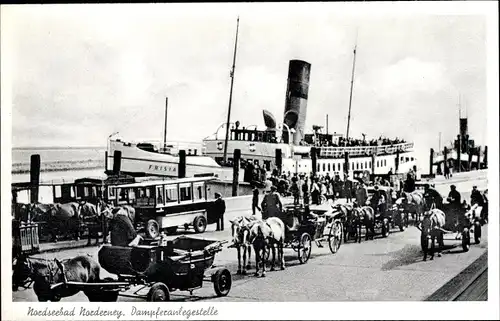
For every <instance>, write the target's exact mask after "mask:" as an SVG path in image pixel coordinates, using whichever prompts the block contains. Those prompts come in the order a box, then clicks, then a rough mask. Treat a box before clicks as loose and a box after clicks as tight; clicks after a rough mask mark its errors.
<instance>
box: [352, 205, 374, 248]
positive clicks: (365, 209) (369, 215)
mask: <svg viewBox="0 0 500 321" xmlns="http://www.w3.org/2000/svg"><path fill="white" fill-rule="evenodd" d="M351 221H352V224H353V227H354V228H355V230H356V235H357V241H358V243H361V228H362V226H363V225H364V226H365V241H368V237H370V238H371V239H372V240H373V238H374V237H375V211H374V210H373V208H372V207H371V206H366V205H365V206H361V207H355V208H353V210H352V214H351ZM368 231H370V233H368Z"/></svg>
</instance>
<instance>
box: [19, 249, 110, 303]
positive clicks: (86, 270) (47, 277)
mask: <svg viewBox="0 0 500 321" xmlns="http://www.w3.org/2000/svg"><path fill="white" fill-rule="evenodd" d="M100 270H101V267H100V266H99V264H98V263H97V262H96V261H95V260H94V259H92V258H91V257H90V256H89V255H81V256H77V257H74V258H72V259H67V260H64V261H62V262H58V261H56V260H46V259H41V258H28V257H26V256H20V257H19V258H18V259H17V260H16V262H15V264H14V269H13V272H14V273H13V275H12V286H13V291H17V289H18V288H19V287H20V286H23V287H25V288H26V286H25V285H26V284H27V282H28V281H29V280H30V279H31V281H32V282H33V290H34V291H35V294H36V296H37V298H38V301H40V302H47V301H52V302H58V301H60V300H61V298H63V297H68V296H73V295H75V294H77V293H78V292H80V290H79V289H76V288H71V287H57V288H54V289H51V286H52V285H55V284H57V283H60V282H63V280H64V278H66V280H67V281H74V282H83V283H93V282H99V280H100ZM84 293H85V295H87V297H88V298H89V301H93V296H92V292H91V291H90V290H89V291H84Z"/></svg>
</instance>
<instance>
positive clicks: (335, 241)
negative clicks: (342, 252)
mask: <svg viewBox="0 0 500 321" xmlns="http://www.w3.org/2000/svg"><path fill="white" fill-rule="evenodd" d="M343 229H344V227H343V226H342V223H341V222H339V221H336V222H334V223H333V224H332V226H331V227H330V234H329V235H328V245H329V247H330V252H332V253H333V254H335V253H337V251H338V250H339V248H340V245H341V244H342V231H343Z"/></svg>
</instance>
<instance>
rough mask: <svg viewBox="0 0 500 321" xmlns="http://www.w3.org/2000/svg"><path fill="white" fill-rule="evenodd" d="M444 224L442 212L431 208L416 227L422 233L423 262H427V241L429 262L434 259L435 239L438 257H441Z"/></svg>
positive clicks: (444, 216) (444, 217)
mask: <svg viewBox="0 0 500 321" xmlns="http://www.w3.org/2000/svg"><path fill="white" fill-rule="evenodd" d="M445 222H446V215H445V214H444V212H443V211H441V210H439V209H437V208H433V209H431V210H430V211H427V212H425V213H424V218H423V220H422V222H421V223H420V224H419V226H417V228H418V229H419V230H420V231H421V232H422V233H421V234H420V242H421V245H422V250H423V252H424V261H426V260H427V253H428V248H429V239H431V260H432V259H434V252H435V241H436V238H437V240H438V243H439V250H438V256H441V250H442V249H443V247H444V243H443V234H444V233H445V232H446V230H444V229H443V226H444V225H445Z"/></svg>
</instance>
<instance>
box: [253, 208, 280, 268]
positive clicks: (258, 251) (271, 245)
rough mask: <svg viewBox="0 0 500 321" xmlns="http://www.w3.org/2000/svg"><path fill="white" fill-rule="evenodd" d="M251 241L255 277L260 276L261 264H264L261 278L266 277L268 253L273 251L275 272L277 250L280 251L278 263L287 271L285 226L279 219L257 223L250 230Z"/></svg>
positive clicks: (272, 218) (271, 218)
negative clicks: (284, 249)
mask: <svg viewBox="0 0 500 321" xmlns="http://www.w3.org/2000/svg"><path fill="white" fill-rule="evenodd" d="M249 241H250V242H251V243H252V244H253V248H254V251H255V268H256V270H255V276H259V266H260V265H259V263H261V264H262V272H261V274H260V276H261V277H264V276H266V262H265V257H266V251H269V250H270V249H272V253H273V257H272V260H271V271H274V270H275V268H274V264H275V261H276V248H277V249H278V261H279V262H280V267H281V269H282V270H284V269H285V257H284V255H283V247H284V243H285V224H284V223H283V221H282V220H280V219H279V218H277V217H270V218H268V219H267V220H265V221H257V222H255V223H254V225H253V226H252V228H251V229H250V236H249Z"/></svg>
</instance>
